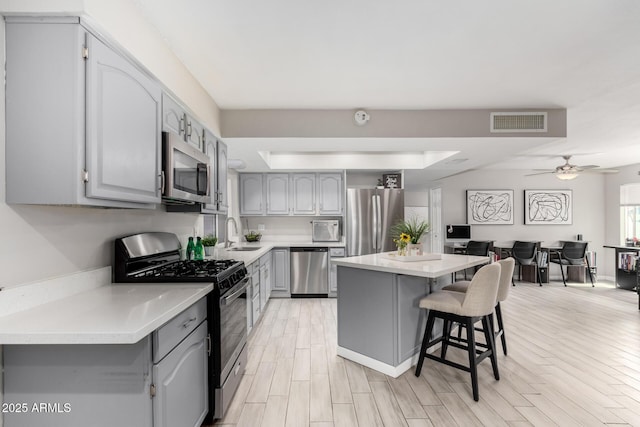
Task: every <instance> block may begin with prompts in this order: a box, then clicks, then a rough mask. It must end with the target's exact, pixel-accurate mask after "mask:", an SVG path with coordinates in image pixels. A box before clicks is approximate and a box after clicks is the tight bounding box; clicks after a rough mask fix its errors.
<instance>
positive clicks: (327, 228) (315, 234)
mask: <svg viewBox="0 0 640 427" xmlns="http://www.w3.org/2000/svg"><path fill="white" fill-rule="evenodd" d="M311 228H312V233H311V237H312V239H311V240H312V241H314V242H339V241H340V239H341V237H340V221H338V220H316V221H311Z"/></svg>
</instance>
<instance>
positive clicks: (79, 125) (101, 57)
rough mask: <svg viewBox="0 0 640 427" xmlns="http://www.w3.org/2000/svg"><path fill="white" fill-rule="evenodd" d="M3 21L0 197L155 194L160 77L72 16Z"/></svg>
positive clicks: (147, 201)
mask: <svg viewBox="0 0 640 427" xmlns="http://www.w3.org/2000/svg"><path fill="white" fill-rule="evenodd" d="M6 21H7V22H6V164H7V168H6V181H7V196H6V200H7V203H25V204H54V205H55V204H65V205H67V204H68V205H90V206H91V205H93V206H105V207H137V208H141V207H143V208H152V207H154V204H155V203H160V201H161V194H160V171H161V120H162V117H161V96H162V91H161V88H160V86H159V84H158V83H157V82H156V81H155V80H153V79H152V78H151V76H149V75H148V74H146V73H145V72H143V71H142V70H141V69H140V68H138V67H137V66H136V65H135V64H134V63H132V62H131V61H129V59H128V58H125V57H124V56H123V55H121V54H120V53H118V52H117V51H116V50H114V49H113V48H112V47H110V46H109V44H108V43H107V42H104V41H103V40H101V39H99V38H98V37H96V36H95V35H94V34H92V32H91V31H90V29H89V28H88V27H87V26H85V25H84V23H83V22H81V21H80V19H79V18H60V17H58V18H56V17H49V18H29V17H7V19H6ZM34 124H35V125H34Z"/></svg>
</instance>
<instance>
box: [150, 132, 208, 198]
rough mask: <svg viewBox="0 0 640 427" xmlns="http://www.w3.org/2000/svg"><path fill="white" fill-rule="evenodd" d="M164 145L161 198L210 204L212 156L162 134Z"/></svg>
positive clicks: (179, 139) (169, 135) (171, 134)
mask: <svg viewBox="0 0 640 427" xmlns="http://www.w3.org/2000/svg"><path fill="white" fill-rule="evenodd" d="M162 143H163V156H164V160H163V168H162V176H163V180H162V196H163V197H164V198H165V199H168V200H172V201H182V202H193V203H211V196H210V194H211V189H210V188H209V182H210V180H209V174H210V173H211V168H210V165H209V157H208V156H207V155H205V154H204V153H202V152H201V151H199V150H197V149H196V148H195V147H192V146H191V145H189V144H187V143H186V142H184V141H182V139H181V138H180V137H179V136H178V135H175V134H173V133H169V132H165V133H163V134H162Z"/></svg>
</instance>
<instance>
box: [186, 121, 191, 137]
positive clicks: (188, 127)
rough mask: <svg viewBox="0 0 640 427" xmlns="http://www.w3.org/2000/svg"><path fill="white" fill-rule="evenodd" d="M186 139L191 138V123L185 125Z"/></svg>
mask: <svg viewBox="0 0 640 427" xmlns="http://www.w3.org/2000/svg"><path fill="white" fill-rule="evenodd" d="M187 129H188V130H187V138H191V131H192V129H191V122H189V123H187Z"/></svg>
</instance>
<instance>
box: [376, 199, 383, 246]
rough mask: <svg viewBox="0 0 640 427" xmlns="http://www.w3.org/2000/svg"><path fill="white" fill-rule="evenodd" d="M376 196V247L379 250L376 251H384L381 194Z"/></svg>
mask: <svg viewBox="0 0 640 427" xmlns="http://www.w3.org/2000/svg"><path fill="white" fill-rule="evenodd" d="M375 197H376V215H377V217H378V220H377V221H376V223H377V229H376V247H377V248H378V250H377V251H376V252H382V248H383V245H382V209H381V208H380V195H377V196H375Z"/></svg>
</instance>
